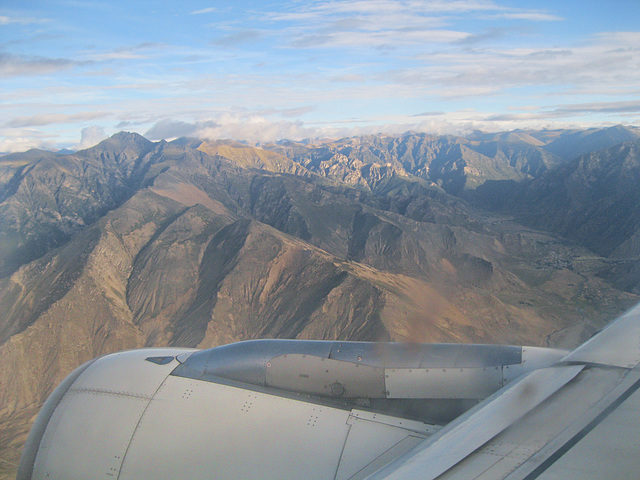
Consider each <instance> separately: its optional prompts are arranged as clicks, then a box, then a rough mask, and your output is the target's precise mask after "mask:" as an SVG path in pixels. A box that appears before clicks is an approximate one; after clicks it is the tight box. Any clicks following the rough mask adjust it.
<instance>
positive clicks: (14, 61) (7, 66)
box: [0, 52, 78, 77]
mask: <svg viewBox="0 0 640 480" xmlns="http://www.w3.org/2000/svg"><path fill="white" fill-rule="evenodd" d="M76 65H78V63H77V62H74V61H72V60H69V59H66V58H46V57H40V56H27V55H12V54H10V53H2V52H0V76H2V77H15V76H19V75H42V74H46V73H53V72H57V71H59V70H64V69H67V68H71V67H74V66H76Z"/></svg>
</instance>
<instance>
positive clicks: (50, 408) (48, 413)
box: [16, 359, 97, 480]
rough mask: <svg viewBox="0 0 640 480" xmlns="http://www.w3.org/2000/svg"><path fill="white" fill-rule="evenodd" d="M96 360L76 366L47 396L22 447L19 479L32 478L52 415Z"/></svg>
mask: <svg viewBox="0 0 640 480" xmlns="http://www.w3.org/2000/svg"><path fill="white" fill-rule="evenodd" d="M96 360H97V359H93V360H91V361H89V362H87V363H85V364H84V365H81V366H80V367H78V368H76V369H75V370H74V371H73V372H71V373H70V374H69V375H68V376H67V378H65V379H64V380H63V381H62V382H61V383H60V385H58V386H57V387H56V389H55V390H54V391H53V393H52V394H51V395H49V398H47V401H46V402H45V403H44V405H43V406H42V408H41V409H40V413H38V417H37V418H36V421H35V423H34V424H33V426H32V427H31V430H30V431H29V436H28V437H27V441H26V443H25V445H24V447H23V448H22V455H21V457H20V466H19V467H18V473H17V476H16V479H17V480H30V479H31V477H32V475H33V468H34V466H35V462H36V455H37V453H38V450H39V449H40V444H41V442H42V437H43V436H44V433H45V430H46V428H47V426H48V425H49V421H50V420H51V417H52V416H53V414H54V412H55V411H56V409H57V408H58V406H59V405H60V402H61V401H62V398H63V397H64V395H65V394H66V393H67V391H68V390H69V388H70V387H71V385H72V384H73V382H75V381H76V379H77V378H78V377H79V376H80V375H81V374H82V373H83V372H84V371H85V370H86V369H87V368H88V367H89V365H91V364H92V363H93V362H95V361H96Z"/></svg>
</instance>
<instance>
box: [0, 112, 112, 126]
mask: <svg viewBox="0 0 640 480" xmlns="http://www.w3.org/2000/svg"><path fill="white" fill-rule="evenodd" d="M108 115H109V113H107V112H81V113H75V114H64V113H44V114H39V115H33V116H31V117H16V118H13V119H12V120H10V121H8V122H7V123H6V124H5V125H6V126H7V127H39V126H43V125H52V124H57V123H76V122H82V121H87V120H94V119H96V118H103V117H106V116H108Z"/></svg>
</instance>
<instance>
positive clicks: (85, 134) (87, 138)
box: [75, 125, 107, 150]
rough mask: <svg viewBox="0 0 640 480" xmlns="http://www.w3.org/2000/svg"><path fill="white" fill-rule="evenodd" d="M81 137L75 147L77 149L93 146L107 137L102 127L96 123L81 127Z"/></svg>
mask: <svg viewBox="0 0 640 480" xmlns="http://www.w3.org/2000/svg"><path fill="white" fill-rule="evenodd" d="M81 135H82V137H81V139H80V144H79V145H77V146H76V147H75V148H76V149H78V150H81V149H85V148H89V147H93V146H94V145H96V144H98V143H100V142H101V141H102V140H104V139H105V138H107V134H106V133H105V132H104V128H102V127H99V126H97V125H91V126H89V127H85V128H83V129H82V134H81Z"/></svg>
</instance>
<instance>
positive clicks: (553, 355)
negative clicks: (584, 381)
mask: <svg viewBox="0 0 640 480" xmlns="http://www.w3.org/2000/svg"><path fill="white" fill-rule="evenodd" d="M567 353H569V352H567V351H566V350H559V349H555V348H540V347H522V363H519V364H516V365H505V366H504V367H502V376H503V380H504V383H505V384H507V383H509V382H512V381H513V380H515V379H517V378H518V377H520V376H521V375H524V374H525V373H528V372H531V371H533V370H536V369H538V368H545V367H550V366H552V365H553V364H555V363H557V362H558V361H560V360H561V359H562V358H564V357H565V356H566V355H567Z"/></svg>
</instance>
